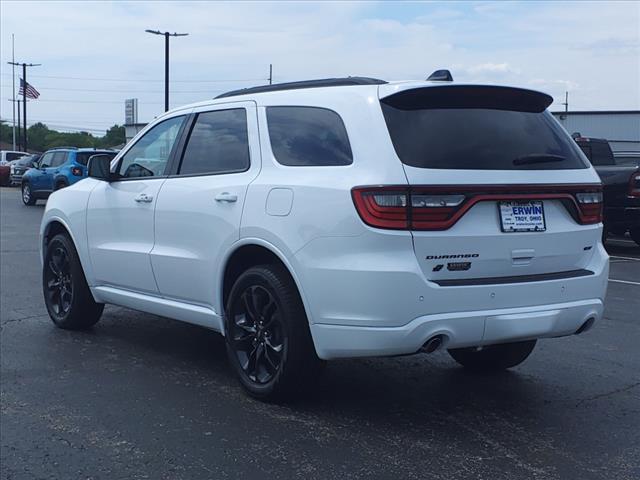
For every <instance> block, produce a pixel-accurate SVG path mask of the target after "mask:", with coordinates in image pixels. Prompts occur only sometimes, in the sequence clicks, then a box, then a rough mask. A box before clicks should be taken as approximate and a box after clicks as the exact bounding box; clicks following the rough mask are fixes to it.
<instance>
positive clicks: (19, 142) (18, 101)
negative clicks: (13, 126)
mask: <svg viewBox="0 0 640 480" xmlns="http://www.w3.org/2000/svg"><path fill="white" fill-rule="evenodd" d="M16 102H17V103H18V144H19V145H20V144H21V143H22V142H21V141H20V100H16ZM14 105H15V103H14ZM20 151H21V152H24V151H25V150H22V145H20Z"/></svg>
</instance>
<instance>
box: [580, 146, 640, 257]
mask: <svg viewBox="0 0 640 480" xmlns="http://www.w3.org/2000/svg"><path fill="white" fill-rule="evenodd" d="M573 138H574V140H575V141H576V143H577V144H578V146H579V147H580V149H581V150H582V151H583V152H584V154H585V155H586V156H587V158H588V159H589V161H590V162H591V164H592V165H593V166H594V168H595V169H596V172H598V175H600V179H601V180H602V184H603V193H604V233H603V238H606V235H607V233H608V232H611V233H615V234H616V235H624V234H625V233H627V232H629V235H631V238H632V239H633V241H635V242H636V243H637V244H638V245H640V168H639V167H638V165H634V164H631V165H626V164H622V165H621V164H616V160H615V158H614V156H613V152H612V151H611V147H610V146H609V142H607V141H606V140H605V139H603V138H587V137H583V136H581V135H580V134H574V135H573Z"/></svg>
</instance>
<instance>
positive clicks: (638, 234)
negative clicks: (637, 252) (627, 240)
mask: <svg viewBox="0 0 640 480" xmlns="http://www.w3.org/2000/svg"><path fill="white" fill-rule="evenodd" d="M629 235H630V236H631V240H633V241H634V242H636V245H638V246H640V227H634V228H632V229H630V230H629Z"/></svg>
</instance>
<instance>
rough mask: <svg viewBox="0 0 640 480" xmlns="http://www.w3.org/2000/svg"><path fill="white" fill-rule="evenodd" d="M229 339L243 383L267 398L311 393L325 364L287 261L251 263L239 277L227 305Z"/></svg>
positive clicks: (233, 362) (255, 394)
mask: <svg viewBox="0 0 640 480" xmlns="http://www.w3.org/2000/svg"><path fill="white" fill-rule="evenodd" d="M225 343H226V347H227V356H228V358H229V363H230V364H231V366H232V367H233V369H234V370H235V372H236V374H237V376H238V380H239V381H240V384H241V385H242V386H243V388H244V389H245V390H246V391H247V393H249V394H250V395H252V396H253V397H255V398H258V399H260V400H264V401H280V400H289V399H291V398H293V397H297V396H299V395H300V394H303V393H306V392H307V391H308V387H312V386H313V385H314V384H315V383H316V382H317V379H318V375H319V374H320V373H321V370H322V367H323V365H324V362H322V361H321V360H320V359H319V358H318V356H317V355H316V351H315V347H314V345H313V340H312V338H311V332H310V330H309V321H308V319H307V315H306V312H305V309H304V306H303V304H302V299H301V298H300V294H299V293H298V289H297V287H296V284H295V282H294V281H293V278H292V277H291V274H290V273H289V272H288V271H287V269H286V268H284V266H282V265H257V266H255V267H250V268H248V269H247V270H246V271H245V272H243V273H242V274H241V275H240V276H239V277H238V279H237V280H236V281H235V283H234V284H233V287H232V288H231V291H230V292H229V296H228V298H227V302H226V308H225Z"/></svg>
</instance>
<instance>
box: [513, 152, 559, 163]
mask: <svg viewBox="0 0 640 480" xmlns="http://www.w3.org/2000/svg"><path fill="white" fill-rule="evenodd" d="M566 159H567V157H563V156H562V155H554V154H552V153H530V154H529V155H523V156H521V157H518V158H516V159H515V160H514V161H513V164H514V165H527V164H529V163H546V162H562V161H563V160H566Z"/></svg>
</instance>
